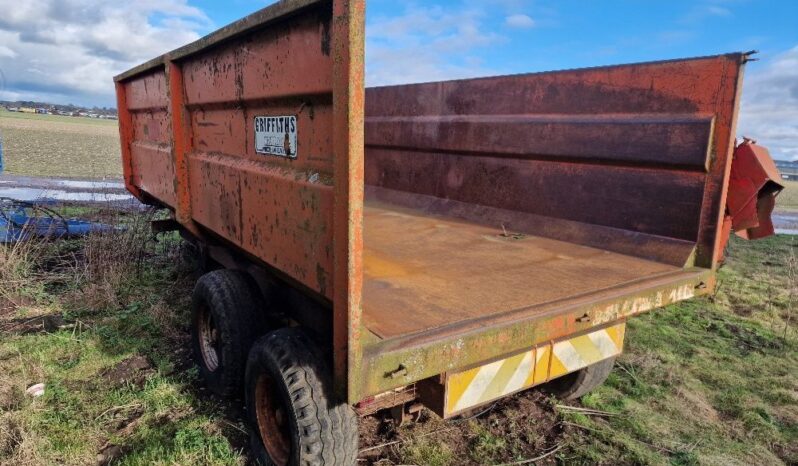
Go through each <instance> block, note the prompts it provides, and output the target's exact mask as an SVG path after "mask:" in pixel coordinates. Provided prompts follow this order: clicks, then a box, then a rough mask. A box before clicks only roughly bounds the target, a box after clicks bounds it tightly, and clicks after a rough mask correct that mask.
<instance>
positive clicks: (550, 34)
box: [190, 0, 798, 73]
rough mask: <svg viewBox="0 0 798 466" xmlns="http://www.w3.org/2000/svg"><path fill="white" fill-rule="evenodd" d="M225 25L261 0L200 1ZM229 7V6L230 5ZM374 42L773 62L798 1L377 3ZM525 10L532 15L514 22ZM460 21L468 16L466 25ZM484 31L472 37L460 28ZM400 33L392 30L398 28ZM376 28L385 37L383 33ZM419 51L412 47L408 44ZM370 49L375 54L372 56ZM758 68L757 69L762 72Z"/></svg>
mask: <svg viewBox="0 0 798 466" xmlns="http://www.w3.org/2000/svg"><path fill="white" fill-rule="evenodd" d="M190 3H191V4H192V5H195V6H197V7H198V8H200V9H202V10H203V11H205V12H206V14H207V15H208V17H209V18H210V19H211V20H212V21H213V22H214V23H215V24H216V25H222V24H226V23H228V22H231V21H234V20H235V19H237V18H240V17H242V16H245V15H246V14H248V13H251V12H253V11H255V10H256V9H257V8H259V7H260V6H262V5H263V3H261V2H254V1H245V0H234V1H232V2H216V1H208V0H204V1H190ZM222 3H224V4H223V5H222ZM366 11H367V21H366V23H367V35H368V36H369V39H370V41H369V45H371V46H380V45H384V43H385V42H387V41H391V42H394V45H396V42H401V41H407V40H408V39H410V40H411V41H412V40H417V41H419V42H422V43H427V44H429V43H430V42H431V40H430V39H436V38H441V37H445V36H450V37H456V38H457V39H459V40H462V42H460V44H459V47H458V48H457V52H459V53H452V54H446V55H443V56H441V57H440V58H441V59H442V60H441V61H442V63H441V66H444V67H445V66H446V65H449V66H450V68H452V69H460V68H463V69H468V68H471V69H476V70H479V69H484V70H486V71H490V72H495V73H518V72H528V71H542V70H551V69H562V68H575V67H584V66H595V65H605V64H610V63H625V62H636V61H648V60H659V59H664V58H678V57H689V56H699V55H711V54H717V53H725V52H733V51H748V50H752V49H757V50H760V51H761V53H760V55H759V56H760V58H761V59H762V60H767V59H769V58H771V57H773V56H775V55H777V54H779V53H782V52H784V51H786V50H788V49H790V48H792V47H795V46H796V45H798V1H790V0H781V1H777V0H769V1H768V0H765V1H754V0H714V1H712V0H709V1H701V0H699V1H678V0H677V1H667V2H666V1H644V0H624V1H622V0H615V1H574V0H565V1H530V0H493V1H491V0H483V1H470V0H448V1H441V0H438V1H426V2H397V1H390V0H370V1H367V9H366ZM520 15H524V16H526V17H527V18H529V20H530V21H524V20H520V21H519V20H516V21H514V22H513V21H512V20H510V21H509V22H508V18H511V17H513V16H520ZM403 20H407V22H411V21H412V20H415V21H417V22H418V23H422V24H426V23H425V21H429V20H432V21H437V22H439V23H441V24H442V26H441V28H440V30H432V31H430V30H427V31H425V30H423V28H422V27H417V28H414V27H413V25H412V24H403V25H402V26H401V27H396V28H395V29H396V32H400V31H401V32H404V33H405V34H404V35H401V36H400V35H396V36H393V37H389V38H385V37H379V36H380V34H378V33H377V32H376V31H373V30H372V29H373V28H374V29H377V30H382V28H383V27H384V26H385V25H393V26H397V23H400V22H402V21H403ZM455 21H460V22H459V23H456V22H455ZM469 26H471V27H474V28H476V29H475V30H476V31H478V32H479V37H471V36H470V35H469V34H468V33H467V32H465V31H463V30H458V27H469ZM389 33H390V31H389ZM375 34H376V35H377V36H378V37H375ZM408 48H409V47H408ZM368 53H369V52H368V50H367V54H368ZM755 67H756V65H754V68H755Z"/></svg>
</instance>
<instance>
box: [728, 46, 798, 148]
mask: <svg viewBox="0 0 798 466" xmlns="http://www.w3.org/2000/svg"><path fill="white" fill-rule="evenodd" d="M759 63H761V64H762V65H764V67H763V68H762V69H757V67H758V66H761V65H759ZM747 66H748V70H747V73H746V76H745V81H744V83H743V101H742V106H741V111H740V122H739V124H738V131H737V134H738V135H739V136H748V137H751V138H753V139H756V140H757V141H759V143H760V144H762V145H764V146H766V147H768V149H770V153H771V155H773V156H774V157H775V158H778V159H788V160H798V45H796V46H795V47H793V48H792V49H790V50H788V51H786V52H784V53H782V54H780V55H777V56H775V57H773V59H771V60H768V61H765V60H763V61H762V62H753V63H749V64H748V65H747Z"/></svg>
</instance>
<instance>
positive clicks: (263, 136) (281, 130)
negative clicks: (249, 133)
mask: <svg viewBox="0 0 798 466" xmlns="http://www.w3.org/2000/svg"><path fill="white" fill-rule="evenodd" d="M296 123H297V122H296V116H293V115H292V116H259V117H255V152H257V153H259V154H268V155H276V156H278V157H288V158H289V159H295V158H296V150H297V146H296V132H297V124H296Z"/></svg>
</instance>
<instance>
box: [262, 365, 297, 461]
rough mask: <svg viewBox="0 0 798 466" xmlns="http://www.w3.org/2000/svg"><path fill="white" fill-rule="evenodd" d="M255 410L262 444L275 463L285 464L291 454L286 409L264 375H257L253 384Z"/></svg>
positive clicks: (270, 381) (272, 385)
mask: <svg viewBox="0 0 798 466" xmlns="http://www.w3.org/2000/svg"><path fill="white" fill-rule="evenodd" d="M255 411H256V417H257V420H258V432H259V433H260V438H261V440H262V441H263V446H264V447H266V451H267V452H268V453H269V456H270V457H271V459H272V461H274V463H275V464H277V465H278V466H285V465H287V464H288V458H289V456H290V454H291V438H290V435H289V425H288V416H287V411H286V408H285V407H284V406H283V405H282V403H281V402H280V398H279V394H278V393H277V390H276V387H275V385H274V383H273V382H272V380H271V378H269V377H268V376H266V375H261V376H260V377H258V381H257V385H256V386H255Z"/></svg>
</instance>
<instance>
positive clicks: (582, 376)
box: [545, 358, 615, 400]
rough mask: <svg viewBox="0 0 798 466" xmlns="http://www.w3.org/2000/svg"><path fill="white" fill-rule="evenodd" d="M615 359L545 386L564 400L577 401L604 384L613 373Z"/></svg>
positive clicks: (588, 367)
mask: <svg viewBox="0 0 798 466" xmlns="http://www.w3.org/2000/svg"><path fill="white" fill-rule="evenodd" d="M613 365H615V358H609V359H605V360H603V361H599V362H597V363H595V364H591V365H589V366H587V367H585V368H584V369H580V370H578V371H576V372H572V373H570V374H568V375H564V376H562V377H559V378H557V379H554V380H552V381H551V382H549V383H547V384H546V385H545V389H546V390H548V391H549V392H551V393H552V394H554V395H555V396H557V397H558V398H561V399H563V400H575V399H577V398H581V397H582V396H584V395H586V394H587V393H588V392H590V391H591V390H593V389H594V388H596V387H598V386H599V385H601V384H603V383H604V381H605V380H607V377H608V376H609V375H610V372H612V367H613Z"/></svg>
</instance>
